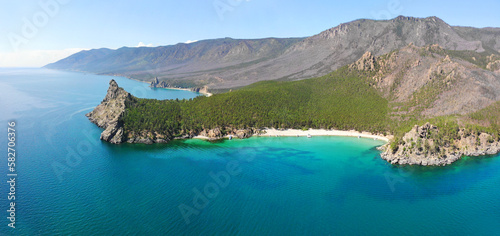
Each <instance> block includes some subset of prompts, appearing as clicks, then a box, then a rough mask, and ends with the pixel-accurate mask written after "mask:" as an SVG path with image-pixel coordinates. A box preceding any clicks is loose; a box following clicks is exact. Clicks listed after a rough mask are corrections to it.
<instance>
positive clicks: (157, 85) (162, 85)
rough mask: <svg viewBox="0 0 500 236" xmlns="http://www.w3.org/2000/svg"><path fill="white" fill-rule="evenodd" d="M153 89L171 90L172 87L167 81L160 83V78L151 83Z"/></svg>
mask: <svg viewBox="0 0 500 236" xmlns="http://www.w3.org/2000/svg"><path fill="white" fill-rule="evenodd" d="M149 86H150V87H152V88H169V87H170V85H169V84H167V83H166V82H165V81H161V82H160V81H159V80H158V77H155V79H154V80H153V81H151V84H150V85H149Z"/></svg>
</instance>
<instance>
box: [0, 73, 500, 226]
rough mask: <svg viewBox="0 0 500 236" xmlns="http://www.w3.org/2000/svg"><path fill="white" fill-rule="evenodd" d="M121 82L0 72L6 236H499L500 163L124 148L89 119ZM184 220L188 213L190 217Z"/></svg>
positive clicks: (290, 149)
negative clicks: (12, 156)
mask: <svg viewBox="0 0 500 236" xmlns="http://www.w3.org/2000/svg"><path fill="white" fill-rule="evenodd" d="M112 78H114V79H115V80H116V81H117V82H118V84H119V85H120V86H121V87H124V88H125V89H126V90H127V91H129V92H131V93H132V94H134V95H135V96H138V97H147V98H156V99H173V98H193V97H195V96H198V95H199V94H195V93H192V92H187V91H177V90H166V89H151V88H149V87H148V85H147V84H146V83H140V82H136V81H133V80H129V79H126V78H120V77H108V76H97V75H91V74H82V73H71V72H59V71H52V70H45V69H0V108H1V113H0V127H2V128H1V129H0V130H2V132H3V134H0V136H3V137H4V138H0V150H1V152H2V153H3V154H2V156H3V157H2V158H1V160H0V176H1V178H2V179H3V180H2V181H1V184H0V187H1V191H0V194H1V195H3V196H0V212H2V213H1V215H0V219H1V220H0V222H1V224H0V234H2V235H3V234H5V235H135V234H142V235H493V234H498V232H500V201H499V200H500V188H499V186H500V157H499V156H496V157H492V156H490V157H479V158H464V159H463V160H461V161H458V162H456V163H455V164H453V165H451V166H447V167H395V166H391V165H389V164H387V163H386V162H385V161H384V160H382V159H380V158H379V157H378V156H379V152H378V151H377V150H376V149H375V147H377V146H379V145H382V144H383V143H382V142H380V141H374V140H370V139H357V138H347V137H313V138H311V139H307V138H305V137H300V138H297V137H279V138H269V137H254V138H250V139H246V140H231V141H229V140H226V141H220V142H212V143H211V142H207V141H202V140H185V141H175V142H171V143H169V144H162V145H150V146H147V145H139V144H135V145H130V144H125V145H111V144H108V143H104V142H101V141H100V140H99V135H100V132H101V129H99V128H98V127H96V126H95V125H94V124H92V123H90V122H89V121H88V120H87V118H86V117H85V116H84V115H85V113H87V112H89V111H91V110H92V109H93V108H94V107H95V106H97V105H98V104H99V103H100V102H101V100H102V99H103V98H104V96H105V94H106V91H107V88H108V83H109V80H110V79H112ZM8 121H16V137H17V140H16V142H17V143H16V153H17V159H16V167H17V173H18V176H17V177H16V201H15V203H16V229H10V228H9V227H7V224H8V223H9V221H8V220H7V218H6V217H8V212H6V210H8V204H9V203H10V201H9V200H8V199H7V196H8V195H7V194H8V192H9V190H8V188H9V187H8V184H7V180H9V179H8V177H7V172H8V166H7V155H6V152H7V151H6V150H7V122H8ZM183 214H184V216H183Z"/></svg>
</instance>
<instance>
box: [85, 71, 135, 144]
mask: <svg viewBox="0 0 500 236" xmlns="http://www.w3.org/2000/svg"><path fill="white" fill-rule="evenodd" d="M134 100H135V97H134V96H132V95H131V94H130V93H128V92H126V91H125V90H124V89H123V88H120V87H118V84H117V83H116V81H115V80H111V81H110V82H109V88H108V92H107V94H106V97H104V100H102V102H101V104H99V105H98V106H97V107H96V108H95V109H94V110H93V111H92V112H90V113H88V114H86V116H87V117H88V118H89V120H90V121H91V122H92V123H95V124H96V125H97V126H99V127H101V128H103V129H104V131H103V132H102V133H101V140H104V141H107V142H110V143H115V144H118V143H122V142H124V141H125V136H124V133H125V131H124V129H123V122H121V121H120V118H121V117H122V115H123V113H124V112H125V108H126V104H127V103H130V102H133V101H134Z"/></svg>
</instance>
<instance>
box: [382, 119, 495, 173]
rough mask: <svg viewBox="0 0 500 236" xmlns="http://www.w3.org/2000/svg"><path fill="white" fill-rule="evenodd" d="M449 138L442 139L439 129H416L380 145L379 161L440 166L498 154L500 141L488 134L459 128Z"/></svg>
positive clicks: (443, 137)
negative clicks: (464, 157) (463, 159)
mask: <svg viewBox="0 0 500 236" xmlns="http://www.w3.org/2000/svg"><path fill="white" fill-rule="evenodd" d="M453 136H454V137H450V136H443V135H442V132H440V130H439V128H438V127H436V126H434V125H431V124H430V123H426V124H424V125H423V126H417V125H416V126H415V127H413V128H412V129H411V131H410V132H408V133H406V134H405V135H404V137H403V138H402V139H400V140H396V141H395V142H393V143H389V144H386V145H384V146H383V147H382V148H381V149H382V150H384V152H383V153H382V154H381V157H382V159H384V160H386V161H388V162H390V163H391V164H400V165H423V166H431V165H432V166H444V165H448V164H451V163H453V162H455V161H457V160H459V159H460V158H462V157H463V156H484V155H493V154H496V153H499V152H500V140H499V139H498V138H494V137H493V136H491V135H490V134H487V133H483V132H471V131H468V130H466V129H464V128H460V129H457V130H456V134H455V135H453Z"/></svg>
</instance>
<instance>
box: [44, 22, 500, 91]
mask: <svg viewBox="0 0 500 236" xmlns="http://www.w3.org/2000/svg"><path fill="white" fill-rule="evenodd" d="M409 44H412V45H415V46H419V47H421V46H426V45H431V44H437V45H439V46H440V47H442V48H443V49H445V50H454V51H471V52H475V53H479V54H481V55H487V56H490V55H499V54H500V28H472V27H461V26H450V25H448V24H447V23H446V22H444V21H443V20H441V19H439V18H437V17H428V18H414V17H405V16H399V17H396V18H394V19H391V20H367V19H361V20H355V21H352V22H348V23H344V24H340V25H338V26H336V27H334V28H331V29H328V30H326V31H323V32H321V33H319V34H317V35H314V36H311V37H307V38H266V39H231V38H223V39H211V40H202V41H198V42H194V43H190V44H185V43H180V44H176V45H171V46H161V47H139V48H128V47H123V48H120V49H116V50H111V49H105V48H103V49H93V50H88V51H82V52H79V53H76V54H74V55H71V56H69V57H67V58H65V59H62V60H60V61H57V62H55V63H52V64H49V65H46V66H45V67H46V68H50V69H59V70H72V71H82V72H90V73H96V74H104V75H120V76H125V77H129V78H133V79H137V80H142V81H146V82H151V81H153V80H154V79H155V78H158V79H159V81H160V82H166V84H169V85H170V86H173V87H184V88H196V87H205V86H206V87H207V88H208V89H209V90H212V91H227V90H230V89H234V88H239V87H242V86H246V85H249V84H252V83H255V82H258V81H263V80H301V79H308V78H313V77H318V76H323V75H326V74H328V73H330V72H332V71H334V70H336V69H338V68H340V67H341V66H344V65H347V64H350V63H353V62H355V61H356V60H358V59H359V58H360V57H361V56H362V55H363V54H364V53H365V52H367V51H369V52H371V53H372V54H373V55H374V56H380V55H384V54H387V53H390V52H391V51H394V50H397V49H401V48H403V47H405V46H407V45H409Z"/></svg>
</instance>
